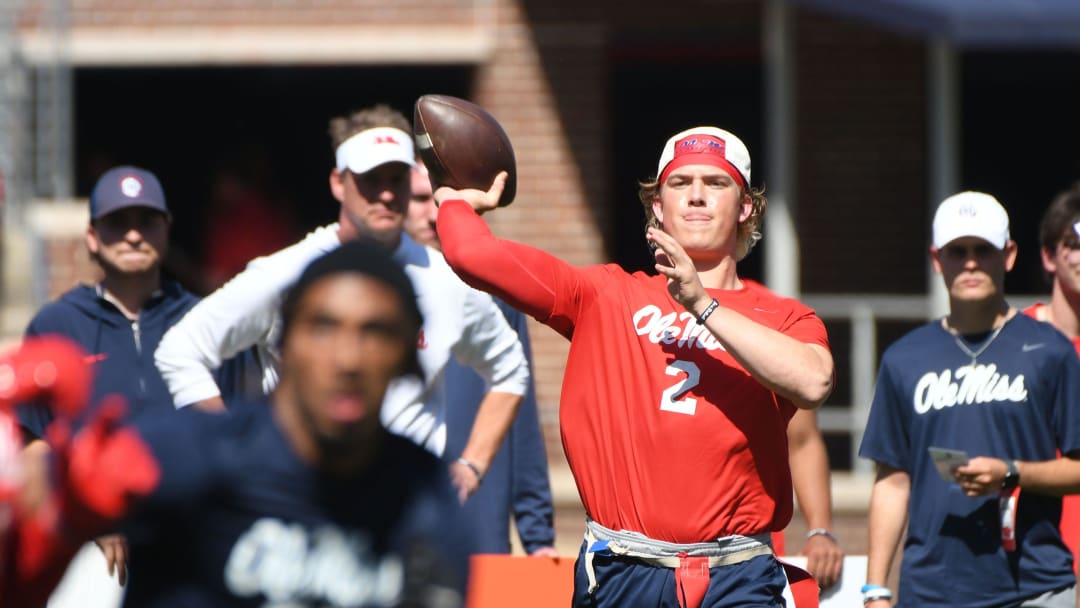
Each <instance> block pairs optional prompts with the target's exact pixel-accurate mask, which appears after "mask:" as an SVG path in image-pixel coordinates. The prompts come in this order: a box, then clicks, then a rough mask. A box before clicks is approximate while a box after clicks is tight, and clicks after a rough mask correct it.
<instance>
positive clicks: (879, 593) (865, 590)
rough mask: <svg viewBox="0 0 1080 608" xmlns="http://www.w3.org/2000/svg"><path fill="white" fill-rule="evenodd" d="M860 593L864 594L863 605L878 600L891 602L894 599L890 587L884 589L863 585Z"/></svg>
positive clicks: (878, 586) (877, 586) (879, 586)
mask: <svg viewBox="0 0 1080 608" xmlns="http://www.w3.org/2000/svg"><path fill="white" fill-rule="evenodd" d="M859 591H861V592H862V598H863V599H862V601H863V604H869V603H870V602H876V601H877V600H891V599H892V597H893V595H892V591H889V588H888V587H882V586H881V585H863V586H862V589H860V590H859Z"/></svg>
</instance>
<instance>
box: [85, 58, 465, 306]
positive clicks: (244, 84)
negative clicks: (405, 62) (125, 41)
mask: <svg viewBox="0 0 1080 608" xmlns="http://www.w3.org/2000/svg"><path fill="white" fill-rule="evenodd" d="M472 75H473V70H472V68H471V67H470V66H439V67H414V66H384V67H369V66H359V67H356V66H353V67H342V66H336V67H303V68H300V67H220V68H217V67H214V68H207V67H199V68H188V67H184V68H138V69H130V68H81V69H78V70H76V72H75V94H76V97H75V98H76V109H75V125H76V128H75V142H76V145H75V163H76V176H75V177H76V192H77V194H78V195H80V196H87V195H88V194H89V191H90V189H91V188H92V187H93V184H94V181H95V180H96V179H97V177H98V175H99V174H100V173H101V172H102V171H103V170H104V169H106V168H108V167H110V166H113V165H116V164H134V165H140V166H143V167H146V168H148V169H150V170H152V171H154V172H155V173H156V174H157V175H158V177H159V178H160V179H161V181H162V184H163V186H164V188H165V192H166V197H167V198H168V200H169V205H170V208H171V209H172V210H173V214H174V215H175V225H174V227H173V246H174V249H176V250H177V251H178V252H182V253H183V254H184V256H183V258H186V260H187V262H188V264H187V265H186V270H184V271H183V272H182V273H181V274H189V275H197V274H198V272H199V269H200V268H201V265H202V262H203V259H202V258H203V255H202V252H204V251H205V250H206V247H205V246H206V245H207V243H206V240H207V237H206V235H207V233H208V230H207V228H208V226H207V224H208V222H209V221H210V220H209V218H210V217H211V216H210V211H211V209H210V201H211V200H212V199H213V192H214V191H215V190H214V187H215V183H216V181H217V180H218V179H219V178H220V177H221V176H222V175H223V174H230V175H237V176H239V177H242V178H244V179H246V180H247V181H249V182H255V183H256V185H257V188H258V190H259V191H260V192H261V194H262V195H263V196H264V197H265V200H266V201H267V202H268V204H270V205H271V206H272V207H273V208H274V209H276V210H278V211H281V212H283V214H284V215H285V216H286V217H288V218H291V219H290V222H289V226H288V228H289V229H290V232H291V234H292V236H294V237H299V236H302V235H303V234H304V233H305V232H306V231H308V230H310V229H311V228H313V227H315V226H319V225H322V224H326V223H329V222H332V221H334V219H335V218H336V217H337V204H336V202H335V201H334V200H333V198H331V196H330V193H329V189H328V186H327V175H328V173H329V171H330V168H331V166H332V164H333V163H332V159H333V154H332V151H331V149H330V142H329V137H328V136H327V122H328V120H329V119H330V118H331V117H333V116H336V115H341V114H344V113H347V112H349V111H352V110H355V109H359V108H363V107H365V106H369V105H373V104H375V103H380V102H381V103H387V104H389V105H391V106H392V107H394V108H397V109H398V110H400V111H402V112H403V113H404V114H405V115H406V117H408V118H410V119H411V117H412V104H413V102H414V101H415V99H416V98H417V97H418V96H420V95H422V94H425V93H444V94H449V95H455V96H459V97H464V96H466V95H467V93H468V91H469V90H470V85H471V82H472ZM254 225H255V222H252V223H251V224H250V225H248V226H245V223H241V222H237V223H236V225H235V226H231V229H230V231H229V232H230V233H231V234H232V235H233V238H236V239H244V238H245V237H246V236H247V237H251V236H252V235H250V234H246V233H245V228H246V227H247V228H248V229H249V230H251V229H253V228H252V226H254ZM175 268H185V265H183V264H181V265H179V266H174V269H175ZM181 278H185V277H184V276H181ZM185 282H189V281H185ZM189 284H190V282H189ZM190 286H191V287H192V288H194V289H196V290H199V289H198V287H199V286H198V285H190Z"/></svg>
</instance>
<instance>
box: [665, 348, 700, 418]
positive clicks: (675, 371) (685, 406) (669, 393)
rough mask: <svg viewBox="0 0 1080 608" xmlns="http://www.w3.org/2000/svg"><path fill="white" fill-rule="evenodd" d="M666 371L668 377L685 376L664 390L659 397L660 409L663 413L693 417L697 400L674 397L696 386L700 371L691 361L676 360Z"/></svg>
mask: <svg viewBox="0 0 1080 608" xmlns="http://www.w3.org/2000/svg"><path fill="white" fill-rule="evenodd" d="M666 371H667V375H669V376H678V375H679V374H686V377H685V378H683V379H682V380H679V381H678V382H676V383H675V384H672V385H671V386H669V387H667V388H666V389H664V392H663V394H662V395H661V396H660V409H661V410H662V411H665V412H675V413H676V414H686V415H687V416H693V415H694V413H695V412H696V411H697V399H694V398H693V397H687V398H686V399H676V397H678V396H679V395H682V394H683V393H685V392H687V391H689V390H690V389H692V388H694V387H695V386H697V385H698V382H699V381H700V380H701V371H700V370H698V366H697V364H695V363H693V362H692V361H682V360H679V359H676V360H675V361H672V362H671V365H669V366H667V370H666Z"/></svg>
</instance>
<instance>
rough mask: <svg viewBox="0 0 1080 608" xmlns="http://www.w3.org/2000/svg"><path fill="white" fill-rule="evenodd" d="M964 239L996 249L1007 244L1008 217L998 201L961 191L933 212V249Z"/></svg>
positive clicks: (981, 194) (980, 193)
mask: <svg viewBox="0 0 1080 608" xmlns="http://www.w3.org/2000/svg"><path fill="white" fill-rule="evenodd" d="M966 236H973V237H977V238H980V239H982V240H984V241H986V242H987V243H990V244H991V245H993V246H994V247H997V248H998V249H1004V248H1005V244H1006V243H1008V242H1009V214H1008V213H1006V212H1005V208H1004V207H1002V206H1001V203H999V202H998V200H997V199H996V198H994V197H992V196H990V195H989V194H984V193H982V192H970V191H968V192H961V193H959V194H954V195H952V196H950V197H949V198H947V199H945V200H944V201H942V202H941V204H940V205H938V208H937V212H936V213H934V247H937V248H938V249H941V248H942V247H944V246H945V245H948V244H949V243H951V242H953V241H955V240H956V239H959V238H963V237H966Z"/></svg>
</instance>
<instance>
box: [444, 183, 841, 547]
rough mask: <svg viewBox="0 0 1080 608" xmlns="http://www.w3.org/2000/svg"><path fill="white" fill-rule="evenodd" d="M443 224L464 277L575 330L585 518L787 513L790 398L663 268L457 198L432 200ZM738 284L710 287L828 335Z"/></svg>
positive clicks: (706, 518)
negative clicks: (574, 244) (760, 375)
mask: <svg viewBox="0 0 1080 608" xmlns="http://www.w3.org/2000/svg"><path fill="white" fill-rule="evenodd" d="M438 231H439V236H440V238H441V241H442V243H443V249H444V253H445V255H446V258H447V261H448V262H450V265H451V266H452V267H454V270H455V271H457V272H458V273H459V274H460V275H461V276H462V278H464V279H465V280H466V282H469V283H470V284H473V285H474V286H477V287H479V288H482V289H485V290H487V291H491V292H492V293H494V294H496V295H498V296H500V297H502V298H504V299H505V300H507V301H508V302H509V303H510V304H511V305H513V306H514V307H515V308H518V309H519V310H522V311H523V312H526V313H527V314H530V315H532V316H534V317H535V318H536V319H537V320H539V321H541V322H542V323H545V324H547V325H549V326H551V327H552V328H554V329H555V330H556V331H559V332H560V333H561V334H562V335H564V336H566V337H567V338H569V339H570V352H569V355H568V358H567V362H566V373H565V377H564V380H563V386H562V397H561V402H560V410H559V418H560V430H561V434H562V440H563V447H564V448H565V450H566V456H567V460H568V462H569V464H570V468H571V470H572V472H573V474H574V479H575V480H576V482H577V486H578V491H579V493H580V494H581V498H582V502H583V503H584V505H585V509H586V512H587V513H588V514H589V516H590V517H591V518H593V519H594V520H595V521H597V522H598V523H600V524H601V525H604V526H606V527H608V528H612V529H615V530H631V531H635V532H640V533H642V534H645V535H646V536H649V537H650V538H654V539H657V540H663V541H668V542H678V543H691V542H701V541H706V540H710V539H714V538H717V537H720V536H726V535H729V534H746V535H749V534H759V533H762V532H769V531H773V530H781V529H783V528H784V527H785V526H786V525H787V523H788V521H789V520H790V519H791V513H792V488H791V474H790V470H789V468H788V450H787V435H786V428H787V423H788V420H790V419H791V416H792V415H793V414H794V412H795V407H794V405H792V404H791V403H790V402H789V401H787V400H786V399H783V398H781V397H778V396H777V395H776V394H774V393H773V392H771V391H769V390H768V389H766V388H765V387H764V386H762V385H761V384H760V383H759V382H757V381H756V380H754V379H753V378H751V377H750V375H749V373H747V372H746V370H744V369H743V368H742V367H741V366H740V365H739V364H738V363H737V362H735V360H734V359H733V358H732V357H731V355H729V354H728V353H727V352H726V351H725V350H724V349H723V347H721V345H720V344H719V342H718V341H717V340H716V338H715V337H713V336H712V334H711V333H709V332H708V331H705V330H704V329H703V328H702V327H700V326H699V325H698V324H697V323H696V321H695V320H694V318H693V316H692V315H691V314H690V313H689V312H687V311H686V310H685V309H684V308H683V307H682V306H681V305H679V304H678V303H676V302H675V301H674V300H673V299H672V298H671V296H670V295H669V294H668V291H667V287H666V284H667V279H666V278H664V277H662V276H649V275H646V274H644V273H634V274H628V273H626V272H625V271H624V270H622V269H621V268H620V267H618V266H616V265H604V266H589V267H582V268H578V267H573V266H571V265H569V264H566V263H565V262H562V261H561V260H559V259H557V258H555V257H553V256H550V255H548V254H546V253H544V252H542V251H539V250H536V249H533V248H530V247H526V246H524V245H520V244H517V243H512V242H509V241H503V240H500V239H496V238H494V237H493V236H492V235H491V233H490V231H489V230H488V228H487V226H486V224H484V222H483V221H482V220H480V219H479V217H478V216H477V215H476V214H475V213H474V212H473V211H472V209H471V208H470V207H469V206H468V205H466V204H464V203H461V202H459V201H448V202H447V203H445V204H444V205H443V206H442V207H441V209H440V212H439V221H438ZM742 283H743V287H742V288H741V289H738V290H709V294H710V295H711V296H712V297H714V298H716V299H717V300H719V301H720V304H721V305H722V306H725V307H728V308H731V309H733V310H735V311H738V312H739V313H741V314H743V315H745V316H747V317H749V318H750V319H752V320H754V321H756V322H758V323H761V324H763V325H766V326H768V327H771V328H773V329H776V330H778V331H781V332H783V333H785V334H787V335H790V336H792V337H793V338H795V339H797V340H799V341H800V342H805V343H813V344H821V345H822V346H825V347H826V348H827V347H828V339H827V337H826V333H825V327H824V324H823V323H822V322H821V320H820V319H819V318H818V317H817V316H816V315H815V314H814V312H813V311H812V310H810V309H809V308H807V307H806V306H804V305H802V304H801V303H799V302H797V301H795V300H791V299H786V298H781V297H779V296H777V295H775V294H773V293H772V292H770V291H768V290H767V289H765V288H764V287H762V286H761V285H759V284H757V283H754V282H752V281H748V280H743V281H742Z"/></svg>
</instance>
